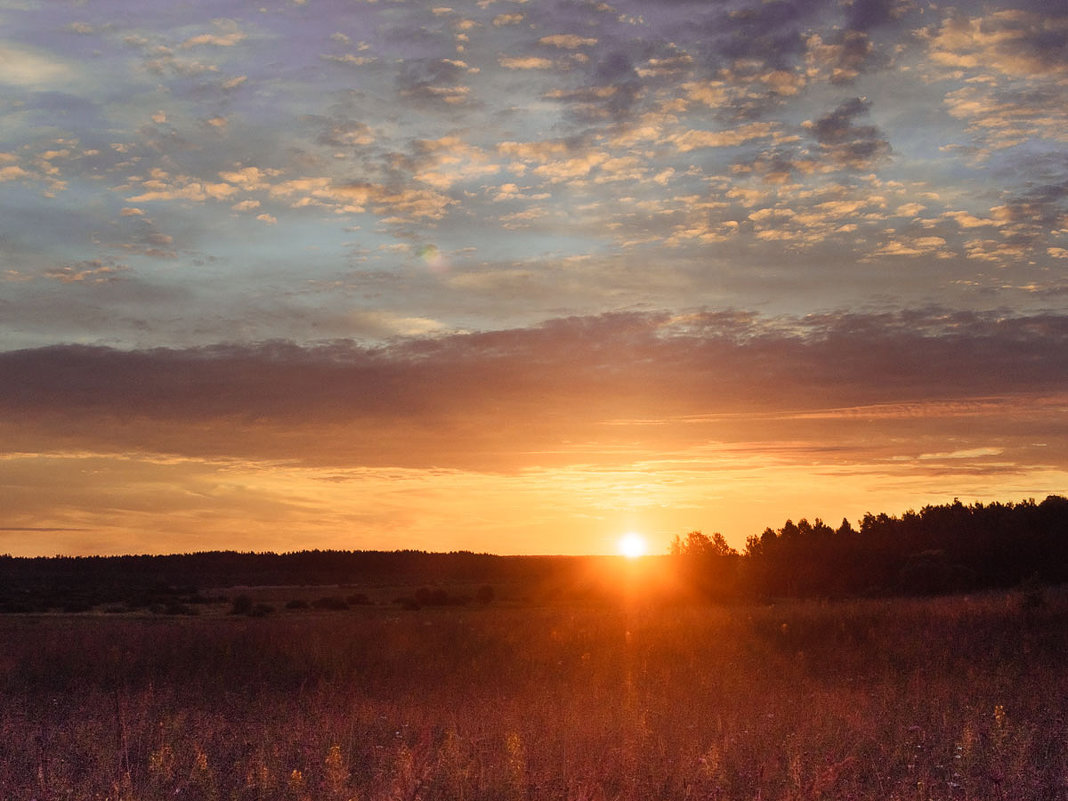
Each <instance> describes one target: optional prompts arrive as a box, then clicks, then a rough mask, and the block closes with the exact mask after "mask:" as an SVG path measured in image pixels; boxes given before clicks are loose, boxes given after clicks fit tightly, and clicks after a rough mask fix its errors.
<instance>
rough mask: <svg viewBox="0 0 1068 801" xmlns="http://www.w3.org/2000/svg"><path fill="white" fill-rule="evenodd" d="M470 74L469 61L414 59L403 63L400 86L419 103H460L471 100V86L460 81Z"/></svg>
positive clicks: (440, 104) (452, 104)
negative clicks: (465, 63) (468, 71)
mask: <svg viewBox="0 0 1068 801" xmlns="http://www.w3.org/2000/svg"><path fill="white" fill-rule="evenodd" d="M466 74H467V67H466V65H464V64H463V63H461V62H458V61H456V60H454V59H447V58H444V59H443V58H421V59H413V60H410V61H405V62H403V63H402V64H401V66H400V70H399V72H398V74H397V90H398V93H399V94H400V96H401V97H404V98H407V99H409V100H411V101H413V102H415V103H417V104H423V105H431V106H442V105H444V106H460V105H464V104H466V103H467V102H468V101H469V100H470V91H471V90H470V88H469V87H467V86H462V85H460V81H461V79H462V78H463V77H464V76H465V75H466Z"/></svg>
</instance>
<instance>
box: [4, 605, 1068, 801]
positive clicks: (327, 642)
mask: <svg viewBox="0 0 1068 801" xmlns="http://www.w3.org/2000/svg"><path fill="white" fill-rule="evenodd" d="M1066 623H1068V601H1066V599H1065V598H1063V597H1061V596H1058V595H1050V596H1049V598H1048V599H1047V603H1046V604H1045V605H1044V606H1041V607H1040V608H1036V609H1025V608H1023V606H1022V605H1021V603H1020V599H1019V598H1018V597H1012V596H1010V597H1006V596H990V597H984V598H979V599H971V600H969V599H963V598H957V599H941V600H935V601H893V602H889V601H866V602H849V603H840V604H832V605H819V604H796V605H793V604H792V605H781V606H773V607H738V608H708V607H696V606H675V607H661V608H650V607H644V608H642V607H638V606H637V605H631V606H629V607H626V606H624V607H617V606H588V607H581V606H561V607H543V608H527V609H522V608H515V609H500V608H488V609H446V610H423V611H421V612H417V613H398V612H396V611H393V610H388V611H387V610H383V609H375V610H363V611H361V612H360V613H358V614H349V613H342V614H338V615H332V616H328V615H323V616H303V617H285V616H282V617H276V618H271V619H265V620H250V619H233V618H224V619H219V618H211V619H187V620H158V619H129V618H127V619H119V618H114V617H100V618H89V617H77V618H75V617H66V618H64V617H39V618H30V617H25V618H14V617H9V618H7V619H4V620H2V621H0V633H2V636H3V642H4V643H5V648H4V649H3V651H2V652H0V681H2V687H0V689H2V691H3V695H2V697H0V798H4V799H10V800H11V801H22V800H23V799H25V800H27V801H28V800H29V799H38V800H44V799H72V800H73V799H77V800H78V801H90V800H91V799H114V800H115V801H118V800H119V799H136V800H137V801H141V800H144V801H155V800H156V799H159V800H160V801H162V799H175V798H189V799H249V801H251V800H252V799H257V800H261V799H291V800H292V801H299V800H300V799H315V801H319V800H320V799H323V800H326V801H346V799H359V800H360V801H385V799H411V800H412V801H414V800H415V799H426V800H427V801H430V800H432V799H443V800H444V799H449V801H482V800H488V799H495V800H497V799H499V800H500V801H539V800H540V799H606V800H607V799H665V800H668V799H747V800H748V799H783V800H785V799H879V801H889V800H890V799H910V800H912V799H1026V800H1030V799H1050V800H1052V801H1056V800H1057V799H1068V718H1066V708H1065V699H1066V698H1068V671H1066V670H1065V666H1064V665H1065V663H1064V656H1065V654H1068V626H1066Z"/></svg>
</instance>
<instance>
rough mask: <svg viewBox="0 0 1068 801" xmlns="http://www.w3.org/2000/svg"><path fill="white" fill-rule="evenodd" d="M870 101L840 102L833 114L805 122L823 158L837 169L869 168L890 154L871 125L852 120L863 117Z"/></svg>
mask: <svg viewBox="0 0 1068 801" xmlns="http://www.w3.org/2000/svg"><path fill="white" fill-rule="evenodd" d="M870 108H871V101H869V100H868V99H867V98H863V97H854V98H851V99H849V100H844V101H842V102H841V103H840V104H838V106H837V107H836V108H835V109H834V111H831V112H828V113H827V114H824V115H823V116H822V117H820V118H819V119H817V120H816V121H815V122H812V121H806V123H805V127H806V128H807V129H808V130H809V131H810V132H811V133H812V135H813V136H814V137H815V139H816V141H817V142H818V143H819V146H820V149H821V150H822V151H823V154H824V157H825V158H827V159H828V160H829V161H830V162H831V164H833V165H835V166H837V167H839V168H843V169H844V168H848V169H856V170H866V169H872V167H873V166H874V165H875V164H877V163H878V162H880V161H882V160H883V159H885V158H886V157H887V156H889V155H890V143H889V142H888V141H887V140H886V139H885V138H884V137H883V134H882V132H881V131H880V130H879V129H878V128H877V127H876V126H874V125H856V124H855V123H854V120H855V119H856V118H857V117H861V116H864V115H866V114H867V113H868V110H869V109H870Z"/></svg>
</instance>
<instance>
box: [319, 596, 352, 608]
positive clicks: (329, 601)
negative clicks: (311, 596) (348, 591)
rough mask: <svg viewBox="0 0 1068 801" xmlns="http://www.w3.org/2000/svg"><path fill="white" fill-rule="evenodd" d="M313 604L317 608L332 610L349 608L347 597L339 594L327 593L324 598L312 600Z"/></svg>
mask: <svg viewBox="0 0 1068 801" xmlns="http://www.w3.org/2000/svg"><path fill="white" fill-rule="evenodd" d="M312 606H314V607H315V608H316V609H328V610H330V611H332V612H341V611H343V610H345V609H348V608H349V605H348V603H347V602H346V601H345V599H344V598H342V597H341V596H339V595H327V596H325V597H323V598H316V599H315V600H314V601H312Z"/></svg>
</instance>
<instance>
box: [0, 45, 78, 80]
mask: <svg viewBox="0 0 1068 801" xmlns="http://www.w3.org/2000/svg"><path fill="white" fill-rule="evenodd" d="M76 75H77V73H76V72H75V71H74V70H73V69H72V68H71V67H70V66H69V65H68V64H67V63H66V62H65V61H64V60H62V59H59V58H57V57H55V56H54V55H53V54H52V53H49V52H46V51H40V50H37V49H35V48H32V47H27V46H25V45H14V44H10V43H0V84H9V85H13V86H22V87H26V88H38V89H43V88H51V87H54V86H58V85H61V84H66V85H69V82H70V81H71V80H72V79H73V78H75V76H76Z"/></svg>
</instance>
